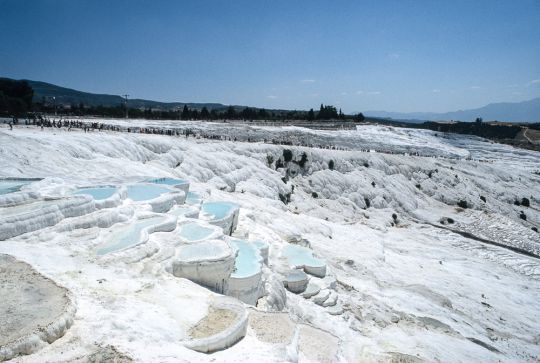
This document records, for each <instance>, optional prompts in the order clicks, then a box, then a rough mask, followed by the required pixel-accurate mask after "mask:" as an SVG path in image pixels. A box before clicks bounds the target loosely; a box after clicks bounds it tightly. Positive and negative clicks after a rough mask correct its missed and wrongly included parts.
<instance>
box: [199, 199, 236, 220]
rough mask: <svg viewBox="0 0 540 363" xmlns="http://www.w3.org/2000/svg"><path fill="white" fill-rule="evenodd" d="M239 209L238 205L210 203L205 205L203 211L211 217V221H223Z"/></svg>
mask: <svg viewBox="0 0 540 363" xmlns="http://www.w3.org/2000/svg"><path fill="white" fill-rule="evenodd" d="M237 207H238V206H237V205H236V204H234V203H229V202H208V203H203V205H202V207H201V210H202V211H203V212H204V213H206V214H209V215H211V216H212V218H211V219H223V218H225V217H227V216H228V215H229V214H230V213H231V212H232V211H233V210H234V209H235V208H237Z"/></svg>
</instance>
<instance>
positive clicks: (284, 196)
mask: <svg viewBox="0 0 540 363" xmlns="http://www.w3.org/2000/svg"><path fill="white" fill-rule="evenodd" d="M279 199H280V200H281V202H282V203H283V204H288V203H289V202H290V201H291V193H287V194H281V193H279Z"/></svg>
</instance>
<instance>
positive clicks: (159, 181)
mask: <svg viewBox="0 0 540 363" xmlns="http://www.w3.org/2000/svg"><path fill="white" fill-rule="evenodd" d="M148 182H149V183H154V184H163V185H179V184H187V180H184V179H175V178H156V179H150V180H148Z"/></svg>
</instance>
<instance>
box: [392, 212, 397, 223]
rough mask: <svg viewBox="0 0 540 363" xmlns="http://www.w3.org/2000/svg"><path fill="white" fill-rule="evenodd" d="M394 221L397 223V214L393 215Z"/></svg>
mask: <svg viewBox="0 0 540 363" xmlns="http://www.w3.org/2000/svg"><path fill="white" fill-rule="evenodd" d="M392 219H393V220H394V221H397V214H396V213H392Z"/></svg>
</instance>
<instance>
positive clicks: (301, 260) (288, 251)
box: [282, 244, 325, 267]
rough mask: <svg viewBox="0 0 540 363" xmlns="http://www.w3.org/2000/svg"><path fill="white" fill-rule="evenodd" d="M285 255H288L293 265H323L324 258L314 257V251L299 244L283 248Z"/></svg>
mask: <svg viewBox="0 0 540 363" xmlns="http://www.w3.org/2000/svg"><path fill="white" fill-rule="evenodd" d="M282 253H283V255H284V256H285V257H287V260H288V261H289V264H291V265H293V266H305V265H307V266H311V267H323V266H325V263H324V261H323V260H321V259H318V258H315V257H313V251H312V250H310V249H309V248H306V247H302V246H298V245H291V244H289V245H287V246H285V248H283V252H282Z"/></svg>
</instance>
